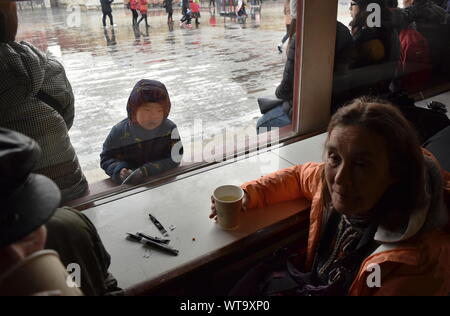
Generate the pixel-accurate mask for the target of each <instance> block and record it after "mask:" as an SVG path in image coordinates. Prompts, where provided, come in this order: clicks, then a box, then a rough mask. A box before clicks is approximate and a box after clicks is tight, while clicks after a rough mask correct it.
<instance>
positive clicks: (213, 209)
mask: <svg viewBox="0 0 450 316" xmlns="http://www.w3.org/2000/svg"><path fill="white" fill-rule="evenodd" d="M249 201H250V199H249V197H248V194H247V192H245V193H244V198H243V199H242V211H244V212H245V211H247V207H248V202H249ZM209 218H211V219H215V220H217V210H216V201H214V197H213V196H211V214H209Z"/></svg>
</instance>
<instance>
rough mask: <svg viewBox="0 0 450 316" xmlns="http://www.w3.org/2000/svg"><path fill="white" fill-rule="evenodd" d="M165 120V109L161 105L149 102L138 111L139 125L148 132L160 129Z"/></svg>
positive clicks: (137, 119)
mask: <svg viewBox="0 0 450 316" xmlns="http://www.w3.org/2000/svg"><path fill="white" fill-rule="evenodd" d="M163 120H164V109H163V107H162V105H160V104H159V103H154V102H148V103H144V104H143V105H142V106H140V107H139V108H138V109H137V111H136V121H137V123H138V124H139V125H140V126H141V127H142V128H144V129H146V130H153V129H155V128H157V127H159V126H160V125H161V124H162V122H163Z"/></svg>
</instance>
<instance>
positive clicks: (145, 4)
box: [138, 0, 148, 14]
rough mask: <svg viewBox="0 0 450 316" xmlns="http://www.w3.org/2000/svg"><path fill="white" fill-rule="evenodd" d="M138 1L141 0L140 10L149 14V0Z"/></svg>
mask: <svg viewBox="0 0 450 316" xmlns="http://www.w3.org/2000/svg"><path fill="white" fill-rule="evenodd" d="M138 1H139V12H141V14H147V12H148V1H147V0H138Z"/></svg>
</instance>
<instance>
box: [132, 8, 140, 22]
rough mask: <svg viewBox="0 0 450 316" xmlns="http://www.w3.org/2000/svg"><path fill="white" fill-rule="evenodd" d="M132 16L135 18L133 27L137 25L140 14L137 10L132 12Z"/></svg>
mask: <svg viewBox="0 0 450 316" xmlns="http://www.w3.org/2000/svg"><path fill="white" fill-rule="evenodd" d="M131 14H132V18H133V25H136V24H137V19H138V16H139V15H138V13H137V10H131Z"/></svg>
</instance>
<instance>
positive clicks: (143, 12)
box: [137, 0, 150, 27]
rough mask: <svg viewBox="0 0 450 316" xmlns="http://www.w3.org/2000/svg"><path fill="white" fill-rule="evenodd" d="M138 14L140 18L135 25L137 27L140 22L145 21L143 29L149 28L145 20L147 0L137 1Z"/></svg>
mask: <svg viewBox="0 0 450 316" xmlns="http://www.w3.org/2000/svg"><path fill="white" fill-rule="evenodd" d="M139 12H140V13H141V18H140V19H139V21H138V22H137V25H138V26H139V24H140V23H141V22H142V20H145V27H150V25H148V20H147V12H148V0H139Z"/></svg>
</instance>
